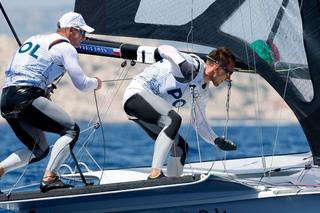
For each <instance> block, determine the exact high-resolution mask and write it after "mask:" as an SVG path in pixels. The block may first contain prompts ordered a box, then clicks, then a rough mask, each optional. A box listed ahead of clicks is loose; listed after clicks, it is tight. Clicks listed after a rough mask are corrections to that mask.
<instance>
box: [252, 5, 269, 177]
mask: <svg viewBox="0 0 320 213" xmlns="http://www.w3.org/2000/svg"><path fill="white" fill-rule="evenodd" d="M249 11H250V12H249V13H250V15H249V17H250V23H251V25H250V26H251V27H250V36H251V40H253V26H252V23H253V22H252V13H251V11H252V7H251V2H250V1H249ZM252 55H253V66H254V70H256V66H257V62H256V55H255V52H254V50H253V49H252ZM248 61H249V58H248ZM255 101H256V104H255V115H256V116H255V118H256V123H257V124H258V125H257V126H258V127H259V136H258V137H259V143H260V149H261V150H260V151H261V163H262V167H263V170H264V171H265V170H266V159H265V156H264V149H263V136H262V125H261V118H260V116H259V115H260V109H261V107H260V100H259V85H258V75H255Z"/></svg>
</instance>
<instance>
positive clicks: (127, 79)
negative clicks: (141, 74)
mask: <svg viewBox="0 0 320 213" xmlns="http://www.w3.org/2000/svg"><path fill="white" fill-rule="evenodd" d="M132 79H133V78H120V79H113V80H103V81H101V82H105V83H109V82H117V81H129V80H132Z"/></svg>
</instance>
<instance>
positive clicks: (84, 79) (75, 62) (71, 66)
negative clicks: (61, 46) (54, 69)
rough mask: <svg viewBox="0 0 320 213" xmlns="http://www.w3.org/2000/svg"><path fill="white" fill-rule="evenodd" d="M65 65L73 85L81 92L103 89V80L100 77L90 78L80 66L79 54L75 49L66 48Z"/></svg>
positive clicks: (64, 53)
mask: <svg viewBox="0 0 320 213" xmlns="http://www.w3.org/2000/svg"><path fill="white" fill-rule="evenodd" d="M63 65H64V67H65V69H66V70H67V72H68V74H69V76H70V78H71V80H72V83H73V84H74V86H75V87H76V88H77V89H79V90H80V91H84V92H85V91H90V90H94V89H96V90H97V89H100V88H101V80H100V78H98V77H94V78H91V77H88V76H87V75H85V73H84V72H83V70H82V68H81V67H80V64H79V58H78V53H77V51H76V50H75V48H71V47H70V48H65V51H64V52H63Z"/></svg>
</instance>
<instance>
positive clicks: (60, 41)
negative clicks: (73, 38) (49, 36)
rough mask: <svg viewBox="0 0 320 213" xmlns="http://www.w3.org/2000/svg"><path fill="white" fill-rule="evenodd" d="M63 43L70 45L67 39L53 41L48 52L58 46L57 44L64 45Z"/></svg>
mask: <svg viewBox="0 0 320 213" xmlns="http://www.w3.org/2000/svg"><path fill="white" fill-rule="evenodd" d="M62 42H67V43H70V42H69V41H68V40H66V39H62V38H61V39H57V40H55V41H53V42H51V44H50V45H49V48H48V50H50V49H51V47H53V46H54V45H56V44H60V43H62Z"/></svg>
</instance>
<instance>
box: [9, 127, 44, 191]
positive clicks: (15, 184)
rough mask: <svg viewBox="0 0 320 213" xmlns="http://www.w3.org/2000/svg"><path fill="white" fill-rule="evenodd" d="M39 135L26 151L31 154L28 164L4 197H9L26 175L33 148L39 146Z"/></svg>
mask: <svg viewBox="0 0 320 213" xmlns="http://www.w3.org/2000/svg"><path fill="white" fill-rule="evenodd" d="M40 134H41V133H40V132H39V133H38V140H37V142H36V143H34V145H33V148H32V150H29V149H28V150H29V151H31V152H30V156H29V160H28V163H27V165H25V167H24V169H23V171H22V173H21V175H20V177H19V178H18V179H17V181H16V182H15V183H14V184H13V186H12V187H11V188H10V190H9V192H8V193H6V196H7V197H9V196H10V195H11V193H12V191H13V190H15V189H16V186H17V184H18V183H19V182H20V180H21V179H22V177H23V176H24V175H25V173H26V171H27V169H28V167H29V164H30V163H29V162H30V161H31V160H32V155H33V152H34V150H35V148H36V145H37V144H39V141H40Z"/></svg>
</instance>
